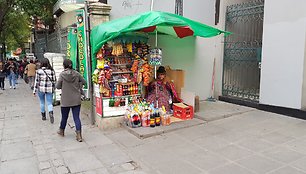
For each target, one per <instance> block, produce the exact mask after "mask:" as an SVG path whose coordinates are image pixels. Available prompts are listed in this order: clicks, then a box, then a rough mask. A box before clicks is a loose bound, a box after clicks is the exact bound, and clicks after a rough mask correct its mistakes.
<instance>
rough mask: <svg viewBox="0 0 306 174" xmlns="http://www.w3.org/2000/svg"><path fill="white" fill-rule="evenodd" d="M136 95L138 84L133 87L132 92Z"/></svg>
mask: <svg viewBox="0 0 306 174" xmlns="http://www.w3.org/2000/svg"><path fill="white" fill-rule="evenodd" d="M137 93H138V84H136V85H135V90H134V94H137Z"/></svg>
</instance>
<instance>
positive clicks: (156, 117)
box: [155, 112, 160, 126]
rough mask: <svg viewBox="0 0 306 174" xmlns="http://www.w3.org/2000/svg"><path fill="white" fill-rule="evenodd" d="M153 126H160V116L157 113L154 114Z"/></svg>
mask: <svg viewBox="0 0 306 174" xmlns="http://www.w3.org/2000/svg"><path fill="white" fill-rule="evenodd" d="M155 124H156V126H160V115H159V112H155Z"/></svg>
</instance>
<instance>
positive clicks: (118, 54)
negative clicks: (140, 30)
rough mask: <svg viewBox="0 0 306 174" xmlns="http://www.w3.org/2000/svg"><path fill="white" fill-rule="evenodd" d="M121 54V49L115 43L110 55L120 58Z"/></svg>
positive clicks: (118, 44)
mask: <svg viewBox="0 0 306 174" xmlns="http://www.w3.org/2000/svg"><path fill="white" fill-rule="evenodd" d="M122 54H123V48H122V45H121V44H120V43H116V44H114V45H113V51H112V55H115V56H120V55H122Z"/></svg>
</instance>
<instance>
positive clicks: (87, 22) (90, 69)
mask: <svg viewBox="0 0 306 174" xmlns="http://www.w3.org/2000/svg"><path fill="white" fill-rule="evenodd" d="M85 19H86V20H85V31H86V38H87V39H86V43H87V65H88V66H87V75H88V90H89V95H90V101H91V107H90V113H91V116H90V118H91V124H92V125H94V124H95V122H96V118H95V113H94V94H93V83H92V79H91V72H92V62H91V47H90V17H89V13H88V2H87V1H85Z"/></svg>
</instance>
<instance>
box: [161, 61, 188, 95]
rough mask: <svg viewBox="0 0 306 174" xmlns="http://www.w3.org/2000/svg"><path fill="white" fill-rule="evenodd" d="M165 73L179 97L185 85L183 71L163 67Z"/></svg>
mask: <svg viewBox="0 0 306 174" xmlns="http://www.w3.org/2000/svg"><path fill="white" fill-rule="evenodd" d="M165 69H166V72H167V79H168V80H169V81H172V82H173V83H174V87H175V90H176V92H177V94H178V96H179V97H181V89H182V88H184V84H185V71H184V70H181V69H171V68H170V66H165Z"/></svg>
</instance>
